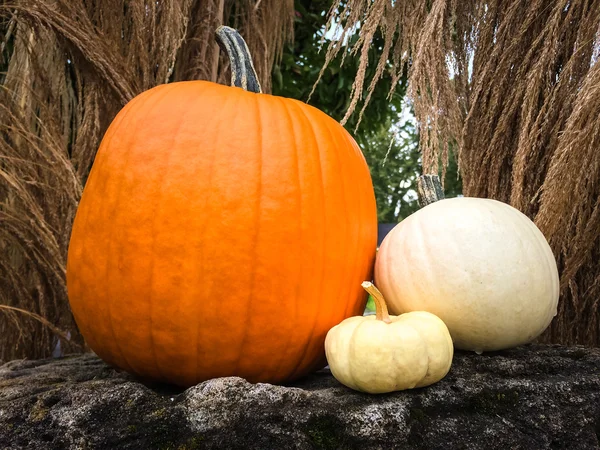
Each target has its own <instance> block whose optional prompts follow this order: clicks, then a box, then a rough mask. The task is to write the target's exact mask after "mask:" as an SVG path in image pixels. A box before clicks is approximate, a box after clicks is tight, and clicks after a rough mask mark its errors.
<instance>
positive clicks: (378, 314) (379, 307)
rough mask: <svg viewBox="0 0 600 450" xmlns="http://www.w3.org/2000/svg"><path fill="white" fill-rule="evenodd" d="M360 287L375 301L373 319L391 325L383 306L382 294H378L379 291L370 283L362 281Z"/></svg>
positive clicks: (386, 310) (385, 307)
mask: <svg viewBox="0 0 600 450" xmlns="http://www.w3.org/2000/svg"><path fill="white" fill-rule="evenodd" d="M361 286H362V287H363V289H364V290H365V291H367V292H368V293H369V294H371V296H372V297H373V300H374V301H375V318H376V319H377V320H382V321H384V322H385V323H392V320H391V319H390V314H389V313H388V309H387V305H386V304H385V299H384V298H383V294H382V293H381V292H379V289H377V288H376V287H375V285H374V284H373V283H371V282H370V281H364V282H363V283H362V285H361Z"/></svg>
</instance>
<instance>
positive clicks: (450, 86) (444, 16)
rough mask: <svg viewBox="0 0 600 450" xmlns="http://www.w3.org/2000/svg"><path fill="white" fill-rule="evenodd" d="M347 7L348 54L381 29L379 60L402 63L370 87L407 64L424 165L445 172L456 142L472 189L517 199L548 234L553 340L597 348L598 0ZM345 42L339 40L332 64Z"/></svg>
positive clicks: (384, 2) (357, 0)
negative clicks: (555, 292)
mask: <svg viewBox="0 0 600 450" xmlns="http://www.w3.org/2000/svg"><path fill="white" fill-rule="evenodd" d="M340 4H341V5H342V6H340V5H334V7H333V8H332V10H331V13H330V18H331V20H334V21H340V22H341V23H342V25H343V28H344V30H345V32H349V31H350V30H352V29H354V27H355V26H356V25H357V24H358V23H360V24H361V28H360V30H359V32H360V39H359V40H358V42H357V43H356V44H355V46H354V48H352V49H351V50H350V51H353V52H364V51H365V50H366V49H367V48H368V46H369V45H370V41H371V36H372V35H373V31H374V29H377V28H379V29H381V31H382V33H383V35H384V36H385V47H384V50H383V52H382V55H381V59H380V62H379V64H382V61H384V62H385V61H387V60H390V61H392V62H393V64H394V67H395V73H383V72H379V71H378V72H377V75H376V76H375V78H374V79H373V80H371V82H370V86H369V88H368V89H367V91H369V90H372V88H373V86H374V83H376V82H377V81H378V79H379V78H381V77H383V76H391V77H395V76H398V73H401V71H402V69H403V67H404V66H405V64H409V94H410V96H411V97H412V100H413V102H414V109H415V114H416V116H417V119H418V121H419V125H420V132H421V133H420V136H421V142H420V146H421V150H422V152H423V165H424V168H425V170H426V171H427V172H433V173H435V172H437V170H438V164H439V162H440V160H441V161H443V162H445V161H446V156H447V151H448V147H449V145H450V144H451V143H456V144H457V147H458V152H459V163H460V169H461V174H462V177H463V189H464V193H465V194H466V195H469V196H477V197H491V198H496V199H498V200H502V201H505V202H509V203H511V204H512V205H513V206H515V207H517V208H518V209H520V210H521V211H523V212H525V213H526V214H528V215H529V217H531V218H533V219H534V220H535V222H536V223H537V224H538V226H539V227H540V229H541V230H542V231H543V232H544V234H545V235H546V237H547V238H548V240H549V242H550V244H551V246H552V248H553V250H554V253H555V255H556V258H557V261H558V265H559V269H560V272H561V286H562V292H561V293H562V296H561V298H562V300H561V302H560V306H559V315H558V317H557V319H556V320H555V321H554V322H553V325H552V327H551V329H550V330H549V332H548V333H547V334H546V336H545V339H547V340H551V341H553V342H561V343H565V344H574V343H581V344H588V345H600V319H599V303H598V302H599V298H600V232H599V230H600V200H598V199H599V198H600V152H599V151H598V148H600V147H599V144H600V142H599V133H600V128H599V127H600V121H599V120H598V117H599V115H600V65H598V64H597V61H598V58H599V55H600V1H594V0H557V1H549V0H533V1H529V0H511V1H500V0H492V1H474V2H460V1H458V0H432V1H430V2H419V1H403V2H399V1H397V2H390V1H388V0H374V1H372V2H365V1H362V0H349V1H348V2H345V1H344V2H341V3H340ZM382 11H383V12H382ZM342 49H343V47H341V46H340V45H339V44H338V43H334V44H332V45H331V46H330V47H329V49H328V59H331V58H332V57H333V56H334V55H335V54H336V53H338V52H339V51H342ZM366 64H367V60H366V58H363V59H362V66H361V70H359V73H358V75H357V78H356V80H355V90H354V92H353V100H352V104H351V107H350V110H349V111H348V115H349V114H352V113H353V111H354V109H355V108H356V106H357V105H359V103H360V99H361V96H362V95H363V91H364V84H365V81H366V80H365V79H364V73H365V70H364V69H365V65H366ZM367 100H368V98H367Z"/></svg>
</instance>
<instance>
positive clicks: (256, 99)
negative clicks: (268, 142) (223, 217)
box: [235, 95, 264, 373]
mask: <svg viewBox="0 0 600 450" xmlns="http://www.w3.org/2000/svg"><path fill="white" fill-rule="evenodd" d="M254 102H255V104H256V110H257V117H258V119H257V120H256V124H257V128H258V129H257V136H258V144H257V146H256V147H257V148H259V149H260V155H259V158H258V174H259V175H258V192H257V194H256V211H258V213H257V214H256V221H255V225H254V235H253V240H252V241H253V245H252V252H253V254H254V260H255V261H256V256H257V252H258V239H259V236H260V224H261V216H262V213H261V204H262V197H263V195H264V193H263V180H262V178H263V148H262V147H263V145H262V143H263V140H264V139H263V125H262V121H261V114H260V102H261V98H260V96H258V95H257V96H255V97H254ZM256 266H257V265H256V264H254V265H253V266H252V271H251V275H250V283H249V285H250V286H249V292H248V301H247V302H246V310H245V311H244V314H243V315H244V316H248V310H249V309H250V308H251V307H252V300H253V298H254V291H255V288H256V286H255V285H256ZM252 317H253V315H252V314H251V315H250V317H249V319H248V320H247V321H246V323H245V324H244V331H243V336H242V341H241V343H240V345H239V353H238V357H237V360H236V361H237V362H236V366H235V372H236V373H238V372H239V367H240V364H241V362H242V358H243V357H244V355H245V349H244V347H245V346H246V341H247V339H248V331H249V329H250V323H251V321H252Z"/></svg>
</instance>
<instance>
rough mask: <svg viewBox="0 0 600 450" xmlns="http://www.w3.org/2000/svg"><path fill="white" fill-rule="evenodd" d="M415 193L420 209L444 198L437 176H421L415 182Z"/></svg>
mask: <svg viewBox="0 0 600 450" xmlns="http://www.w3.org/2000/svg"><path fill="white" fill-rule="evenodd" d="M417 193H418V195H419V205H420V206H421V208H424V207H425V206H427V205H429V204H431V203H433V202H437V201H438V200H442V199H443V198H444V188H443V187H442V183H441V182H440V177H438V176H437V175H421V176H420V177H419V179H418V180H417Z"/></svg>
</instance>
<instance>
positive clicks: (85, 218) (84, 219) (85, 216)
mask: <svg viewBox="0 0 600 450" xmlns="http://www.w3.org/2000/svg"><path fill="white" fill-rule="evenodd" d="M134 106H137V105H136V104H131V105H130V106H129V108H128V109H127V110H126V111H123V114H122V115H121V116H120V117H118V123H117V122H115V124H114V125H115V128H116V127H117V126H118V125H120V124H121V122H123V121H124V120H125V118H126V117H127V116H128V115H129V114H130V113H131V111H132V110H133V109H134ZM109 128H110V127H109ZM113 139H114V134H111V135H109V136H108V140H107V142H106V143H104V139H103V140H102V142H101V146H102V144H103V143H104V144H105V145H106V146H108V144H109V143H111V142H112V140H113ZM97 153H98V152H96V156H95V158H94V159H97V156H98V155H97ZM99 162H100V161H99ZM95 167H96V170H95V171H96V172H97V171H99V170H100V168H99V167H100V165H98V166H95V165H94V164H93V165H92V168H91V169H90V174H89V175H88V179H87V181H88V183H89V181H90V180H95V177H93V172H94V168H95ZM110 175H114V173H112V172H110V171H109V176H107V177H105V178H103V179H101V180H102V181H104V185H103V186H104V187H106V184H107V183H108V180H109V178H110ZM84 193H85V191H84V192H83V193H82V198H81V199H80V203H81V201H82V200H83V195H84ZM92 212H93V209H92V208H88V209H87V210H83V211H81V210H80V209H79V208H78V209H77V213H76V215H75V219H77V215H80V217H79V220H78V222H79V224H80V225H79V226H85V225H86V224H87V223H89V216H90V214H91V213H92ZM75 219H74V222H75ZM85 244H86V241H85V240H83V241H82V243H81V244H80V245H79V247H80V250H79V251H80V253H81V254H82V255H83V254H85V247H86V246H85ZM70 250H71V244H69V251H70ZM79 264H81V262H79ZM68 265H69V258H68V257H67V293H68V290H69V282H68V279H69V276H68V274H69V273H70V271H69V270H68ZM76 309H77V308H73V307H71V310H72V312H73V316H74V317H75V322H76V323H77V317H78V316H79V312H76ZM79 320H80V322H79V323H81V320H82V319H81V317H80V319H79ZM79 326H80V325H79ZM90 337H91V339H89V338H87V340H88V341H91V342H96V339H95V336H94V335H91V336H90ZM113 339H114V340H115V341H116V338H115V336H114V333H113ZM118 352H119V353H120V354H121V356H122V357H123V353H122V351H121V349H120V348H118ZM126 362H127V361H126ZM126 365H127V366H128V368H129V369H130V370H132V367H131V366H130V365H129V364H126ZM132 371H133V370H132Z"/></svg>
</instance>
